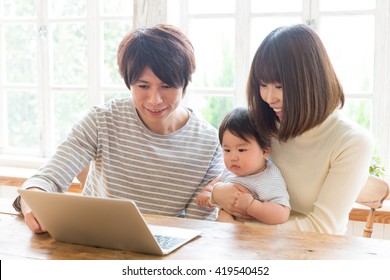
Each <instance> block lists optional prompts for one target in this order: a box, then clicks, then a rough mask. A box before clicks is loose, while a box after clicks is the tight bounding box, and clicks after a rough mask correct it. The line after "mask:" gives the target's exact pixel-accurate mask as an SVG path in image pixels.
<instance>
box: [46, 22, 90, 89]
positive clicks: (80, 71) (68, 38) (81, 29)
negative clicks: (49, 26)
mask: <svg viewBox="0 0 390 280" xmlns="http://www.w3.org/2000/svg"><path fill="white" fill-rule="evenodd" d="M52 37H53V40H52V57H53V59H52V60H51V69H52V71H53V72H52V84H54V85H73V86H74V85H87V78H88V72H87V69H88V66H87V62H88V59H87V39H86V26H85V24H82V23H62V24H54V25H53V35H52Z"/></svg>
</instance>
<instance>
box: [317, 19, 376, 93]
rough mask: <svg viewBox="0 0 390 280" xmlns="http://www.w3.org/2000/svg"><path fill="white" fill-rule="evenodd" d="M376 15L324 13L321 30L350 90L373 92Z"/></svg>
mask: <svg viewBox="0 0 390 280" xmlns="http://www.w3.org/2000/svg"><path fill="white" fill-rule="evenodd" d="M374 23H375V20H374V16H372V15H356V16H322V17H321V18H320V25H319V32H320V34H321V38H322V40H323V42H324V44H325V46H326V49H327V51H328V53H329V56H330V58H331V60H332V64H333V66H334V68H335V70H336V73H337V75H338V77H339V79H340V80H341V83H342V85H343V87H344V90H345V91H346V92H349V93H371V92H372V90H373V73H374V33H375V27H374Z"/></svg>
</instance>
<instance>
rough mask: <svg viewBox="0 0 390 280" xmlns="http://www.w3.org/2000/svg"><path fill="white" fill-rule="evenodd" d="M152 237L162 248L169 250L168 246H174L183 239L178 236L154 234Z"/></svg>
mask: <svg viewBox="0 0 390 280" xmlns="http://www.w3.org/2000/svg"><path fill="white" fill-rule="evenodd" d="M154 238H156V240H157V242H158V244H159V245H160V247H161V249H163V250H169V249H170V248H172V247H174V246H176V245H177V244H179V243H181V242H183V240H184V239H183V238H180V237H173V236H167V235H155V236H154Z"/></svg>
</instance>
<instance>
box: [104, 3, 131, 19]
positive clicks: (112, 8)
mask: <svg viewBox="0 0 390 280" xmlns="http://www.w3.org/2000/svg"><path fill="white" fill-rule="evenodd" d="M100 3H101V13H102V15H115V16H118V15H132V14H133V1H132V0H100Z"/></svg>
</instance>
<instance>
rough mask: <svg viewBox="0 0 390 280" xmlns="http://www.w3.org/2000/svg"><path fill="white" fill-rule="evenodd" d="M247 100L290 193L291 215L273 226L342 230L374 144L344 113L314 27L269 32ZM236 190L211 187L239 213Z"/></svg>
mask: <svg viewBox="0 0 390 280" xmlns="http://www.w3.org/2000/svg"><path fill="white" fill-rule="evenodd" d="M247 98H248V108H249V112H250V115H251V119H252V120H253V121H254V123H255V125H256V126H257V129H258V131H259V133H262V134H264V135H265V136H271V137H272V143H271V147H272V153H271V156H270V158H271V159H272V161H273V162H274V163H275V164H276V166H278V167H279V169H280V171H281V172H282V175H283V177H284V179H285V180H286V183H287V189H288V192H289V195H290V203H291V209H292V211H293V212H292V215H291V216H290V218H289V221H288V222H287V223H285V224H282V225H279V227H281V228H289V229H296V230H301V231H312V232H318V233H331V234H343V233H345V231H346V226H347V222H348V214H349V211H350V210H351V208H352V204H353V203H354V201H355V198H356V197H357V195H358V194H359V191H360V190H361V188H362V187H363V185H364V184H365V182H366V180H367V176H368V170H369V164H370V160H371V157H372V153H373V146H374V144H373V139H372V137H371V136H370V134H369V133H368V132H367V131H366V130H365V129H363V128H361V127H359V126H358V125H357V124H355V123H353V122H351V121H349V120H347V119H346V118H344V117H343V116H342V113H341V111H340V110H339V109H341V108H342V107H343V105H344V93H343V89H342V87H341V85H340V82H339V80H338V78H337V76H336V74H335V71H334V69H333V67H332V64H331V62H330V60H329V57H328V55H327V52H326V50H325V47H324V45H323V44H322V42H321V40H320V38H319V36H318V35H317V33H316V32H315V31H314V30H313V29H311V28H310V27H309V26H306V25H303V24H299V25H293V26H289V27H281V28H277V29H275V30H274V31H272V32H271V33H270V34H269V35H268V36H267V37H266V38H265V39H264V41H263V42H262V43H261V45H260V46H259V48H258V49H257V52H256V54H255V56H254V59H253V62H252V65H251V69H250V74H249V79H248V85H247ZM238 196H240V192H239V191H238V189H236V188H235V187H234V186H232V185H231V184H225V185H224V186H219V187H216V188H214V191H213V198H214V200H215V201H216V202H217V203H218V204H219V205H221V207H223V208H224V209H225V210H226V211H227V212H229V213H231V214H233V215H235V216H237V217H241V216H245V215H246V213H243V212H240V211H239V209H238V208H237V207H235V205H234V204H235V201H236V200H237V197H238Z"/></svg>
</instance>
